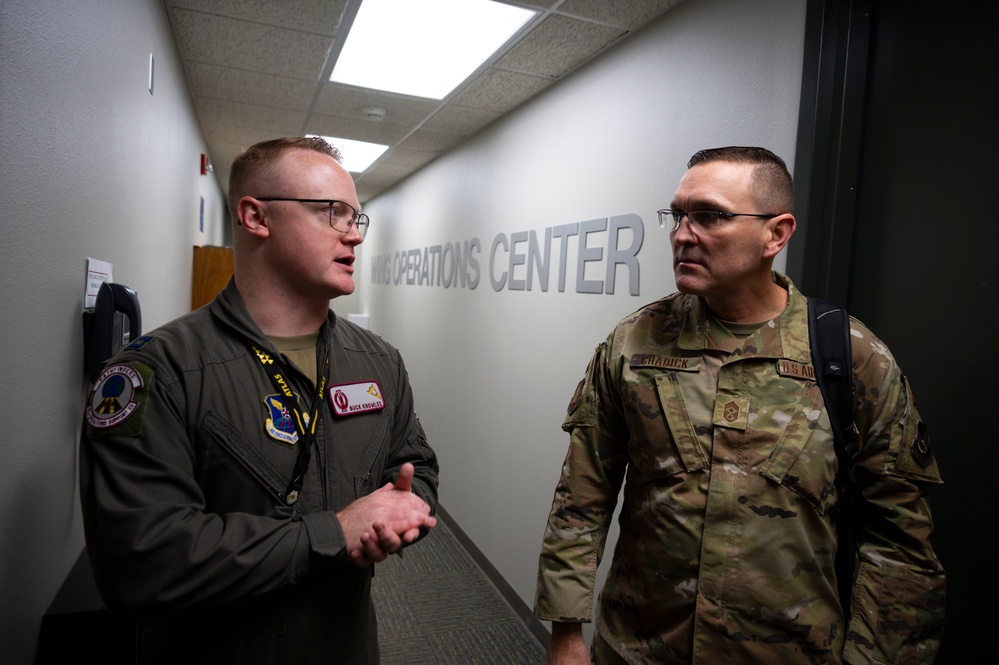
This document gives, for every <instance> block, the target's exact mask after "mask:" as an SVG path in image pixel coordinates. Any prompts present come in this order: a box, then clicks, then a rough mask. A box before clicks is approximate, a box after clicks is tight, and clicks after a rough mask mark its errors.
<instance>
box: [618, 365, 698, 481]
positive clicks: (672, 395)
mask: <svg viewBox="0 0 999 665" xmlns="http://www.w3.org/2000/svg"><path fill="white" fill-rule="evenodd" d="M698 368H699V366H698V365H696V364H692V365H691V366H690V368H689V371H690V372H691V373H692V374H693V375H694V376H696V373H697V371H698ZM636 378H637V379H639V380H637V381H635V382H634V383H632V384H631V385H630V386H629V387H628V391H627V399H626V402H625V409H626V417H627V419H628V427H629V430H630V432H631V437H630V443H629V448H630V452H631V461H632V464H634V466H635V469H636V470H637V471H638V473H639V475H641V477H642V478H643V479H644V480H653V479H656V478H663V477H666V476H671V475H674V474H677V473H689V472H692V471H696V470H699V469H704V468H707V466H708V460H707V457H706V455H705V453H704V448H703V446H702V445H701V444H700V443H699V442H698V437H697V433H696V431H695V430H694V425H693V423H694V422H696V417H697V416H696V415H695V414H691V413H690V412H689V408H688V406H689V405H688V404H687V403H686V402H685V401H684V398H683V393H682V392H681V390H680V385H679V379H678V372H676V371H670V370H668V371H662V370H659V371H654V370H648V369H643V370H640V371H639V372H636Z"/></svg>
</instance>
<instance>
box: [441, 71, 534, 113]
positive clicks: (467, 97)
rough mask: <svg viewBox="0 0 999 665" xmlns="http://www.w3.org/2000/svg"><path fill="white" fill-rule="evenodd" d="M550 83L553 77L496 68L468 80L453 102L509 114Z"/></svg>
mask: <svg viewBox="0 0 999 665" xmlns="http://www.w3.org/2000/svg"><path fill="white" fill-rule="evenodd" d="M551 84H552V79H550V78H545V77H542V76H534V75H531V74H520V73H518V72H511V71H505V70H502V69H496V68H495V67H493V68H490V69H487V70H486V71H485V72H484V73H483V74H482V75H480V76H479V77H478V78H476V79H475V80H473V81H472V82H471V83H469V84H468V86H467V87H465V89H464V90H462V91H461V92H459V93H458V94H457V95H455V97H454V99H452V100H451V102H452V103H453V104H457V105H459V106H466V107H470V108H476V109H483V110H486V111H494V112H497V113H506V112H507V111H509V110H510V109H513V108H515V107H517V106H519V105H520V104H521V103H523V102H525V101H527V100H528V99H530V98H531V97H533V96H534V95H536V94H538V93H539V92H541V91H542V90H544V89H545V88H547V87H548V86H549V85H551Z"/></svg>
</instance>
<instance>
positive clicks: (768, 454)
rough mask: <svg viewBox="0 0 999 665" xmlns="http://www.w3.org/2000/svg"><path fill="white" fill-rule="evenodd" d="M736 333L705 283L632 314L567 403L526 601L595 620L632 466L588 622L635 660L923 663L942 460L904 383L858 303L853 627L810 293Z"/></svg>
mask: <svg viewBox="0 0 999 665" xmlns="http://www.w3.org/2000/svg"><path fill="white" fill-rule="evenodd" d="M774 280H775V281H776V282H777V283H778V284H780V285H781V286H783V287H784V288H786V289H787V290H788V291H789V293H790V297H789V302H788V306H787V308H786V309H785V311H784V312H783V314H782V315H781V316H780V318H779V319H778V320H773V321H769V322H767V323H766V324H764V325H763V326H762V327H761V328H760V329H759V330H757V331H756V332H755V333H753V334H751V335H749V336H748V337H743V338H741V339H740V338H737V337H735V336H733V335H732V334H731V333H730V332H729V330H728V329H726V328H725V327H724V326H723V325H722V324H721V323H720V322H719V321H718V320H717V319H715V318H714V317H713V316H712V315H711V314H710V313H709V312H708V310H707V309H706V307H705V306H704V305H703V304H702V302H701V300H700V299H699V298H697V297H694V296H684V295H681V294H674V295H671V296H669V297H666V298H663V299H662V300H659V301H657V302H655V303H652V304H650V305H648V306H646V307H644V308H642V309H640V310H639V311H638V312H636V313H635V314H633V315H631V316H629V317H627V318H626V319H624V320H622V321H621V322H620V323H619V324H618V326H617V327H616V328H615V330H614V332H613V333H612V334H611V335H610V336H609V337H608V338H607V340H606V342H604V343H603V344H601V345H600V346H598V347H597V349H596V352H595V353H594V356H593V358H592V359H591V361H590V364H589V366H588V368H587V370H586V375H585V378H584V379H583V381H581V382H580V385H579V387H578V388H577V390H576V394H575V395H574V396H573V399H572V401H571V402H570V404H569V409H568V414H567V416H566V418H565V421H564V423H563V425H562V428H563V429H564V430H565V431H567V432H569V433H570V434H571V440H570V446H569V452H568V455H567V456H566V460H565V465H564V466H563V469H562V477H561V479H560V481H559V484H558V486H557V488H556V491H555V499H554V502H553V505H552V512H551V514H550V516H549V520H548V525H547V529H546V532H545V539H544V545H543V548H542V554H541V560H540V570H539V575H538V589H537V597H536V601H535V612H536V614H537V616H538V617H539V618H541V619H545V620H552V621H570V622H584V621H589V620H590V616H591V609H592V604H593V603H592V599H593V589H594V582H595V576H596V569H597V565H598V562H599V559H600V557H601V556H602V553H603V548H604V543H605V539H606V535H607V530H608V527H609V525H610V520H611V517H612V514H613V511H614V507H615V504H616V501H617V496H618V493H619V490H620V488H621V485H622V482H624V499H623V501H624V503H623V506H622V510H621V517H620V529H621V530H620V536H619V539H618V542H617V547H616V550H615V552H614V558H613V561H612V564H611V568H610V570H609V573H608V578H607V582H606V584H605V586H604V588H603V591H602V592H601V595H600V601H599V609H598V613H597V624H596V629H597V631H598V632H599V634H600V635H601V636H602V637H603V638H604V639H605V640H606V641H607V643H608V644H609V645H610V646H611V647H612V648H613V649H614V650H615V651H617V652H618V653H619V654H620V655H621V656H622V657H624V658H625V659H626V660H627V661H628V662H632V663H668V664H672V663H697V664H705V665H719V664H723V663H733V664H739V665H744V664H746V663H768V664H771V663H780V664H782V665H788V664H792V665H793V664H797V663H808V664H810V665H814V664H818V663H830V664H835V663H841V662H849V663H851V664H852V665H860V664H862V663H930V662H932V661H933V658H934V657H935V655H936V652H937V650H938V647H939V639H940V635H941V632H942V628H943V610H944V586H945V579H944V571H943V568H942V567H941V565H940V563H939V561H938V560H937V558H936V556H935V555H934V553H933V550H932V548H931V546H930V543H929V536H930V532H931V530H932V522H931V517H930V511H929V507H928V504H927V501H926V487H927V486H928V485H929V484H933V483H939V482H940V476H939V471H938V468H937V465H936V462H935V460H934V458H933V454H932V451H931V450H930V448H929V442H928V440H927V438H926V435H925V428H924V426H923V425H922V423H921V421H920V418H919V414H918V412H917V411H916V407H915V403H914V400H913V396H912V392H911V390H910V388H909V385H908V382H907V381H906V379H905V377H904V376H903V375H902V374H901V372H900V371H899V368H898V366H897V365H896V364H895V361H894V359H893V358H892V356H891V354H890V353H889V351H888V349H887V348H886V347H885V345H884V344H883V343H882V342H881V341H880V340H878V339H877V338H876V337H875V336H874V335H873V334H871V332H870V331H869V330H868V329H867V328H866V327H864V326H863V325H862V324H860V323H859V322H857V321H856V320H853V321H851V327H852V335H853V337H852V347H853V366H854V372H855V398H856V403H855V407H854V417H855V422H856V425H857V428H858V430H859V432H860V436H859V439H858V446H859V448H860V452H861V458H860V461H859V463H858V478H859V485H860V486H861V491H862V493H863V496H864V498H865V500H866V501H865V503H866V509H865V513H864V518H863V522H862V524H859V525H858V528H859V534H858V543H859V544H860V560H861V565H860V570H859V574H858V576H857V581H856V583H855V584H854V589H853V611H852V614H851V617H850V622H849V628H848V629H847V631H844V621H843V613H842V611H841V609H840V604H839V599H838V596H837V587H836V572H835V570H834V565H833V562H834V557H835V552H836V543H837V535H836V518H837V514H838V511H837V509H836V508H837V494H836V491H835V489H834V486H833V482H834V479H835V476H836V472H837V467H838V464H837V458H836V452H835V449H834V446H833V435H832V430H831V428H830V423H829V417H828V415H827V413H826V410H825V408H824V406H823V400H822V395H821V391H820V389H819V387H818V385H817V384H816V383H815V381H814V379H813V378H811V377H813V376H814V374H813V371H812V367H811V353H810V350H809V342H808V323H807V304H806V299H805V297H804V296H803V295H801V294H800V293H798V292H797V290H795V288H794V286H793V285H792V284H791V282H790V280H789V279H788V278H787V277H785V276H783V275H780V274H778V273H774Z"/></svg>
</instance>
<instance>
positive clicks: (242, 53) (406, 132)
mask: <svg viewBox="0 0 999 665" xmlns="http://www.w3.org/2000/svg"><path fill="white" fill-rule="evenodd" d="M411 1H412V2H419V1H420V0H411ZM508 1H509V2H510V3H511V4H515V5H521V6H525V7H531V8H534V9H538V10H540V11H541V12H542V15H541V18H540V20H539V21H537V22H532V23H531V24H529V27H528V28H527V29H526V30H524V31H523V32H522V33H521V34H520V35H519V39H520V41H519V42H517V43H515V44H513V45H512V46H511V47H510V49H509V50H508V51H507V52H506V53H505V54H504V55H502V56H500V57H499V58H498V60H497V62H494V63H493V65H492V66H491V67H487V68H486V69H484V70H483V71H481V72H479V73H478V74H477V76H476V77H475V78H473V79H472V80H471V81H469V82H468V83H467V84H465V85H464V87H463V88H461V89H459V90H458V91H457V92H456V93H455V94H454V95H453V97H450V98H445V99H444V100H442V101H438V100H429V99H423V98H420V97H410V96H406V95H398V94H393V93H386V92H381V91H377V90H367V89H364V88H358V87H356V86H345V85H342V84H337V83H330V82H329V81H326V80H325V79H324V77H323V76H322V74H323V72H326V71H328V69H327V68H328V67H331V66H332V63H331V62H327V60H328V59H329V58H330V55H331V53H333V52H334V49H333V46H334V38H335V37H336V36H337V35H338V34H339V32H341V31H343V30H344V27H345V26H343V25H342V23H343V16H344V12H345V11H346V10H347V9H348V6H350V7H354V6H355V5H356V0H282V1H280V2H276V1H274V0H164V3H165V5H166V8H167V13H168V15H169V17H170V24H171V28H172V29H173V33H174V39H175V41H176V43H177V50H178V52H179V54H180V58H181V61H182V63H183V66H184V72H185V74H186V76H187V78H188V87H189V89H190V91H191V95H192V98H193V102H194V106H195V110H196V112H197V114H198V118H199V120H200V122H201V126H202V129H203V131H204V133H205V141H206V143H207V145H208V150H209V151H210V154H211V160H212V163H213V165H214V166H215V175H216V177H217V179H218V181H219V183H220V184H221V186H222V188H223V189H225V188H226V187H227V186H228V172H229V166H230V164H231V162H232V159H233V158H234V157H236V155H238V154H239V153H240V152H241V151H242V150H243V149H245V148H246V147H248V146H250V145H252V144H253V143H256V142H258V141H262V140H265V139H269V138H275V137H278V136H296V135H300V134H302V133H303V132H305V133H316V134H324V135H328V136H329V135H332V136H340V137H343V138H350V139H358V140H364V141H372V142H375V143H381V144H384V145H388V146H390V147H389V150H388V152H386V153H385V155H383V157H382V158H381V159H380V160H378V161H377V162H376V163H375V165H374V166H373V167H372V168H371V169H370V170H369V172H368V173H364V174H360V175H358V176H357V177H356V180H357V182H358V194H359V196H360V197H361V200H362V201H364V200H367V199H370V198H371V197H373V196H376V195H378V194H380V193H381V192H382V191H384V190H385V189H387V188H389V187H391V186H392V185H394V184H395V183H396V182H398V181H399V180H401V179H403V178H405V177H406V176H408V175H409V174H410V173H412V172H413V171H415V170H417V169H419V168H421V167H423V166H424V165H426V164H427V163H428V162H430V161H432V160H434V159H435V158H436V157H438V156H439V155H440V154H442V153H443V152H444V151H446V150H449V149H450V148H452V147H454V146H455V145H457V144H459V143H461V142H462V141H463V140H465V139H466V138H467V137H469V136H471V135H473V134H475V133H476V132H478V131H480V130H481V129H482V128H483V127H485V126H487V125H489V124H491V123H492V122H494V121H495V120H496V119H497V118H499V117H500V116H501V115H502V114H504V113H507V112H509V111H511V110H512V109H514V108H516V107H518V106H520V105H521V104H522V103H524V102H525V101H527V100H528V99H530V98H531V97H534V96H535V95H537V94H538V93H540V92H541V91H542V90H544V89H545V88H547V87H548V86H550V85H551V84H552V83H554V82H555V81H557V80H558V79H559V78H560V77H562V76H564V75H565V74H567V73H568V72H570V71H572V70H573V69H575V68H576V67H578V66H579V65H581V64H582V63H584V62H586V61H588V60H589V59H590V58H592V57H594V56H595V55H596V54H598V53H600V52H602V51H603V50H605V49H606V48H608V47H609V46H611V45H613V44H616V43H617V42H619V41H620V40H621V39H622V38H625V37H626V36H627V35H628V34H630V33H631V32H633V31H635V30H637V29H639V28H641V27H642V26H643V25H645V24H646V23H648V22H649V21H651V20H654V19H655V18H657V17H658V16H661V15H662V14H663V13H665V12H666V11H668V10H670V9H671V8H672V7H674V6H675V5H677V4H679V2H680V1H681V0H614V1H613V2H609V1H608V0H508ZM0 2H2V0H0ZM415 47H416V44H415V43H414V48H415ZM369 107H379V108H381V109H384V110H385V117H384V119H383V120H382V121H381V122H372V121H371V120H370V119H369V118H368V114H366V113H365V109H367V108H369Z"/></svg>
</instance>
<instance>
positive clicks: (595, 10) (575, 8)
mask: <svg viewBox="0 0 999 665" xmlns="http://www.w3.org/2000/svg"><path fill="white" fill-rule="evenodd" d="M680 2H681V0H617V1H616V2H607V0H565V2H563V3H562V4H561V5H559V7H558V12H559V13H560V14H562V13H565V14H572V15H573V16H577V17H579V18H585V19H589V20H591V21H599V22H601V23H607V24H609V25H613V26H617V27H619V28H622V29H624V30H636V29H638V28H640V27H642V26H644V25H646V24H647V23H649V22H650V21H652V20H653V19H656V18H659V17H660V16H662V15H663V14H665V13H666V12H667V11H669V10H670V9H672V8H673V7H675V6H676V5H678V4H680Z"/></svg>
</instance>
